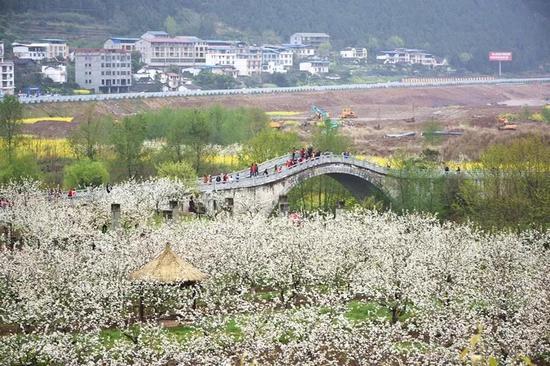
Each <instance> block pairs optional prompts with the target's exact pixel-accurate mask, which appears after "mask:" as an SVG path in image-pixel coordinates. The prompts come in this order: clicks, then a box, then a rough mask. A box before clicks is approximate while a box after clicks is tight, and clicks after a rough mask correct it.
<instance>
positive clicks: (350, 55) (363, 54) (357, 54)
mask: <svg viewBox="0 0 550 366" xmlns="http://www.w3.org/2000/svg"><path fill="white" fill-rule="evenodd" d="M367 56H368V51H367V49H366V48H355V47H347V48H344V49H343V50H342V51H340V57H341V58H342V59H343V60H346V61H359V60H366V59H367Z"/></svg>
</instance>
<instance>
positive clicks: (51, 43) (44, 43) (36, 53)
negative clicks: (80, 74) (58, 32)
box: [12, 38, 69, 61]
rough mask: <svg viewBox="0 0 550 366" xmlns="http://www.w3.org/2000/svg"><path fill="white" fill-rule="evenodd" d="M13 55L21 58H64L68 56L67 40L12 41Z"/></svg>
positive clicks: (37, 59) (34, 59) (35, 59)
mask: <svg viewBox="0 0 550 366" xmlns="http://www.w3.org/2000/svg"><path fill="white" fill-rule="evenodd" d="M12 47H13V56H14V57H17V58H19V59H21V60H33V61H42V60H54V59H58V60H65V59H67V58H68V57H69V48H68V46H67V42H66V41H64V40H62V39H51V38H50V39H43V40H41V41H40V42H32V43H20V42H14V43H13V44H12Z"/></svg>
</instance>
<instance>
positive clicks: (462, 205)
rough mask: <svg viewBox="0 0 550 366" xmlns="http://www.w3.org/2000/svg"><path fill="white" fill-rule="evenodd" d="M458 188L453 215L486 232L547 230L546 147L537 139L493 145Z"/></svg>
mask: <svg viewBox="0 0 550 366" xmlns="http://www.w3.org/2000/svg"><path fill="white" fill-rule="evenodd" d="M480 165H481V173H480V175H479V177H478V179H476V180H467V181H465V182H464V183H463V184H462V185H461V188H460V197H461V200H460V201H459V204H457V205H456V206H455V208H456V209H457V212H458V213H459V214H460V215H461V216H463V217H466V218H469V219H471V220H473V221H475V222H477V223H478V224H479V225H481V226H482V227H484V228H487V229H503V228H513V229H517V230H523V229H527V228H549V227H550V179H548V177H549V175H550V144H549V143H548V140H547V139H545V138H544V137H540V136H528V137H523V138H520V139H517V140H515V141H511V142H506V143H501V144H495V145H493V146H491V147H489V149H487V151H486V152H485V153H483V154H482V156H481V158H480Z"/></svg>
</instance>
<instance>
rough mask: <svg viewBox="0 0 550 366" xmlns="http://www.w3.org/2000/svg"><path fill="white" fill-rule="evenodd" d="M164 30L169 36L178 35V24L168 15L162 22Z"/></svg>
mask: <svg viewBox="0 0 550 366" xmlns="http://www.w3.org/2000/svg"><path fill="white" fill-rule="evenodd" d="M164 29H165V30H166V32H167V33H168V34H170V35H171V36H175V35H176V34H177V33H178V23H177V22H176V20H175V19H174V17H173V16H171V15H169V16H167V17H166V20H165V21H164Z"/></svg>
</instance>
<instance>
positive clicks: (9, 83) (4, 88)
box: [0, 42, 15, 96]
mask: <svg viewBox="0 0 550 366" xmlns="http://www.w3.org/2000/svg"><path fill="white" fill-rule="evenodd" d="M14 91H15V68H14V65H13V62H12V61H4V42H0V96H3V95H13V94H14Z"/></svg>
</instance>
